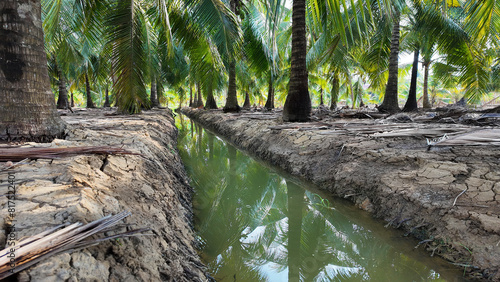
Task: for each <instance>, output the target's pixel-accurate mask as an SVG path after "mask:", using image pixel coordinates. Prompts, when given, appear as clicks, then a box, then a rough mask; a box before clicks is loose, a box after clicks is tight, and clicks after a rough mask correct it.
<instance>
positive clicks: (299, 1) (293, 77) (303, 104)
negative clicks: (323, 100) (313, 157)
mask: <svg viewBox="0 0 500 282" xmlns="http://www.w3.org/2000/svg"><path fill="white" fill-rule="evenodd" d="M306 53H307V41H306V1H305V0H293V7H292V61H291V70H290V83H289V84H288V95H287V97H286V101H285V105H284V106H283V121H291V122H296V121H307V120H309V115H310V114H311V97H309V90H308V77H307V75H308V73H307V67H306Z"/></svg>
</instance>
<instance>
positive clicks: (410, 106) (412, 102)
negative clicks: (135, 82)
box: [403, 49, 420, 112]
mask: <svg viewBox="0 0 500 282" xmlns="http://www.w3.org/2000/svg"><path fill="white" fill-rule="evenodd" d="M419 54H420V49H417V50H415V52H414V53H413V66H412V68H411V82H410V91H409V92H408V99H407V100H406V104H405V106H404V107H403V112H414V111H416V110H418V104H417V75H418V56H419Z"/></svg>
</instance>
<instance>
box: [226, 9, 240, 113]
mask: <svg viewBox="0 0 500 282" xmlns="http://www.w3.org/2000/svg"><path fill="white" fill-rule="evenodd" d="M231 2H233V1H231ZM233 12H234V11H233ZM223 110H224V112H226V113H227V112H239V111H240V106H239V105H238V98H237V96H236V63H235V62H234V59H233V60H232V61H231V62H230V63H229V85H228V87H227V98H226V105H225V106H224V109H223Z"/></svg>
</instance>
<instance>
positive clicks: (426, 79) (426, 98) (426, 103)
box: [423, 62, 432, 109]
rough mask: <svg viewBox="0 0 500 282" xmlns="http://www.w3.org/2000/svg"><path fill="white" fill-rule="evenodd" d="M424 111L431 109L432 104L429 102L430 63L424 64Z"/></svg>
mask: <svg viewBox="0 0 500 282" xmlns="http://www.w3.org/2000/svg"><path fill="white" fill-rule="evenodd" d="M423 65H424V94H423V96H424V105H423V106H424V109H430V108H431V107H432V106H431V103H430V101H429V65H430V62H424V63H423Z"/></svg>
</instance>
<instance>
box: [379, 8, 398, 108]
mask: <svg viewBox="0 0 500 282" xmlns="http://www.w3.org/2000/svg"><path fill="white" fill-rule="evenodd" d="M398 55H399V15H397V16H396V18H395V20H394V27H393V28H392V36H391V53H390V56H389V78H388V79H387V86H386V87H385V96H384V102H382V105H380V106H379V107H378V110H379V111H381V112H387V113H396V112H399V111H401V109H400V108H399V105H398Z"/></svg>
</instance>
